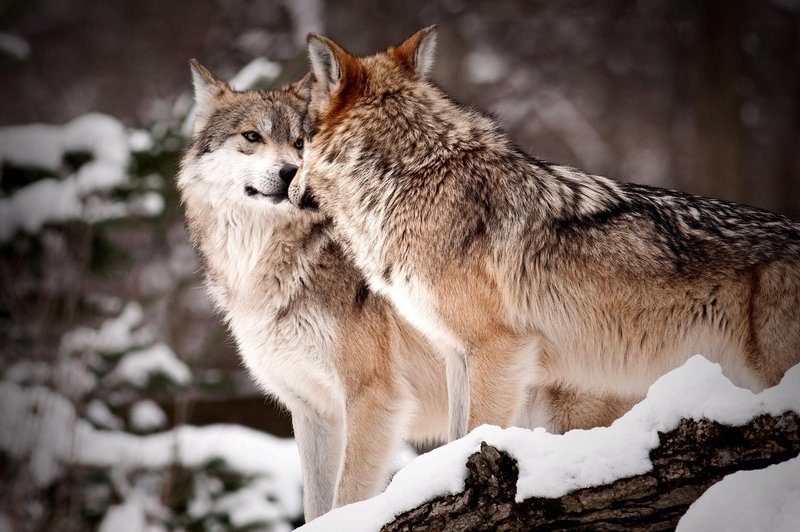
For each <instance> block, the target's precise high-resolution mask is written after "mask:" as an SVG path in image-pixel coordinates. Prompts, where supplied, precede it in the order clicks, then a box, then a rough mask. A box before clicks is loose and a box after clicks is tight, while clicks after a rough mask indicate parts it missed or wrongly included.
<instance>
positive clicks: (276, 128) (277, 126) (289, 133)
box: [257, 102, 301, 142]
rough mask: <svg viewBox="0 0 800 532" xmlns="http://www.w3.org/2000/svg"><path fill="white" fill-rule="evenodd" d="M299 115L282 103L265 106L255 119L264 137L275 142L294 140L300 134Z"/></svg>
mask: <svg viewBox="0 0 800 532" xmlns="http://www.w3.org/2000/svg"><path fill="white" fill-rule="evenodd" d="M300 119H301V117H300V114H299V113H298V112H297V111H296V110H294V109H293V108H291V107H290V106H288V105H286V104H284V103H283V102H271V104H269V105H266V106H265V108H264V109H263V111H262V112H260V113H259V116H258V118H257V120H258V126H259V127H260V128H262V132H263V134H264V135H267V136H269V137H270V138H272V140H274V141H276V142H282V141H286V140H289V139H294V138H295V137H297V136H298V135H299V134H300V126H301V122H300Z"/></svg>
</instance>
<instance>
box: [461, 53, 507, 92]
mask: <svg viewBox="0 0 800 532" xmlns="http://www.w3.org/2000/svg"><path fill="white" fill-rule="evenodd" d="M464 61H465V66H466V70H467V76H468V77H469V80H470V81H471V82H473V83H476V84H482V83H493V82H495V81H497V80H499V79H500V78H502V77H503V75H505V73H506V70H507V68H506V64H505V61H503V59H502V58H501V57H500V56H498V55H497V54H496V53H494V52H492V51H491V50H489V49H488V48H482V49H478V50H476V51H474V52H472V53H471V54H469V55H468V56H467V57H466V59H464Z"/></svg>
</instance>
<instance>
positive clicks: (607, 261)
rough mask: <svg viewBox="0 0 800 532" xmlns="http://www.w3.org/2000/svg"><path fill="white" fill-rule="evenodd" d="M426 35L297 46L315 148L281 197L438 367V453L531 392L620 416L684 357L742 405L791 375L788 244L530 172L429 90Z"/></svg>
mask: <svg viewBox="0 0 800 532" xmlns="http://www.w3.org/2000/svg"><path fill="white" fill-rule="evenodd" d="M433 34H434V32H432V30H431V29H430V28H428V29H426V30H423V31H422V32H420V33H418V34H416V35H414V36H412V37H411V38H410V39H408V40H407V41H405V42H404V43H402V44H401V45H399V46H397V47H394V48H390V49H389V50H387V51H385V52H382V53H378V54H374V55H370V56H366V57H355V56H352V55H351V54H349V53H348V52H347V51H345V50H343V49H342V48H341V47H339V46H337V45H335V44H334V43H332V41H330V40H329V39H325V38H321V37H317V36H314V35H312V36H310V37H309V54H310V57H311V62H312V67H313V68H314V72H315V77H316V81H315V83H314V85H313V87H312V97H311V102H310V105H309V123H310V126H309V133H310V134H313V139H312V140H311V142H310V143H309V144H308V146H307V149H306V152H305V153H304V162H303V166H302V169H301V171H300V172H299V174H298V175H299V178H297V179H295V180H294V181H293V183H292V186H291V188H290V192H289V196H290V199H291V200H292V201H293V202H294V203H295V204H297V205H304V204H306V203H308V201H307V199H308V198H313V199H314V201H315V202H316V203H317V204H318V205H319V208H320V209H321V211H322V212H323V213H324V214H326V215H328V216H330V217H331V218H332V219H333V221H334V223H335V226H336V228H337V230H338V231H339V232H340V235H341V238H342V241H343V243H344V244H345V245H346V247H347V249H348V250H349V252H350V253H351V254H352V256H353V257H354V259H355V262H356V264H357V265H358V267H359V268H360V269H361V270H362V271H363V272H364V274H365V275H366V277H367V279H368V280H369V282H370V286H371V287H373V288H374V289H375V290H376V291H378V292H380V293H383V294H385V295H386V296H387V297H388V298H389V299H390V300H392V302H393V303H394V304H395V306H396V308H397V309H398V311H399V312H400V313H401V314H402V315H403V316H404V317H405V318H406V319H408V320H409V322H411V323H412V324H413V325H414V326H416V327H417V328H418V329H419V330H420V331H421V332H422V333H424V334H425V336H426V337H427V338H428V339H429V340H430V341H431V343H432V345H434V346H435V347H436V348H437V350H438V351H440V352H441V353H443V354H444V356H445V360H446V363H447V368H448V371H447V375H448V387H449V399H450V401H451V405H450V412H451V419H450V434H451V437H452V436H454V435H455V436H457V435H460V434H462V433H463V430H464V429H466V428H472V427H474V426H476V425H478V424H480V423H483V422H495V423H501V424H507V423H508V422H509V420H511V419H514V417H515V413H516V412H519V410H520V408H523V409H524V408H525V406H524V405H527V404H529V403H530V401H529V400H528V399H527V398H526V396H525V393H526V390H531V389H533V390H537V389H538V390H542V389H549V390H564V389H566V390H569V391H570V392H569V393H570V394H572V393H578V394H591V395H594V396H596V397H605V396H606V394H610V395H611V396H614V397H623V398H626V399H624V400H621V401H622V403H620V404H623V403H624V404H628V403H629V400H631V399H636V398H640V397H642V395H643V394H644V393H645V391H646V390H647V387H648V386H649V385H650V384H652V382H653V381H654V380H655V379H656V378H658V377H659V376H660V375H662V374H664V373H665V372H667V371H669V370H670V369H672V368H675V367H676V366H679V365H680V364H682V363H683V362H684V361H685V360H686V359H687V358H688V357H690V356H692V355H694V354H696V353H701V354H703V355H705V356H706V357H708V358H709V359H711V360H713V361H716V362H719V363H720V364H721V365H722V367H723V371H724V372H725V373H726V374H727V375H728V376H729V377H730V378H731V379H732V380H733V381H734V382H735V383H737V384H739V385H742V386H746V387H749V388H751V389H753V390H759V389H761V388H763V387H766V386H771V385H774V384H776V383H777V382H778V380H779V379H780V377H781V376H782V375H783V374H784V373H785V371H786V370H787V369H788V368H789V367H791V366H792V365H793V364H796V363H798V361H800V316H799V315H798V312H800V226H798V225H797V224H795V223H794V222H792V221H791V220H788V219H786V218H784V217H781V216H778V215H776V214H773V213H769V212H766V211H761V210H758V209H753V208H750V207H745V206H741V205H735V204H732V203H727V202H723V201H719V200H713V199H707V198H699V197H694V196H689V195H686V194H682V193H679V192H672V191H667V190H663V189H657V188H652V187H645V186H641V185H634V184H622V183H617V182H615V181H612V180H610V179H607V178H604V177H600V176H593V175H589V174H586V173H584V172H581V171H579V170H575V169H573V168H568V167H564V166H557V165H552V164H549V163H547V162H544V161H541V160H538V159H536V158H533V157H531V156H528V155H527V154H525V153H523V152H522V151H521V150H520V149H519V148H517V147H516V146H515V145H514V144H513V143H512V142H511V141H510V140H509V139H508V137H507V136H506V135H505V134H504V133H503V132H502V130H501V129H500V128H499V127H498V126H497V124H496V123H495V122H494V121H493V120H492V119H491V118H489V117H487V116H485V115H482V114H480V113H479V112H477V111H474V110H471V109H467V108H464V107H462V106H459V105H458V104H456V103H454V102H453V101H452V100H451V99H449V98H448V97H447V96H446V95H445V94H444V93H443V92H442V91H441V90H440V89H439V88H438V87H436V86H435V85H433V84H432V83H430V82H429V81H428V80H427V79H426V76H427V71H428V67H427V66H426V67H424V68H423V67H422V66H421V65H420V64H419V54H418V53H417V50H418V49H419V47H420V46H425V47H426V48H427V49H430V47H431V45H430V42H429V39H430V38H431V37H430V36H431V35H433ZM319 65H326V66H331V65H333V66H331V67H330V68H327V69H317V68H316V67H317V66H319ZM332 102H333V103H332ZM462 367H463V369H462ZM465 380H466V381H468V383H469V386H468V387H467V386H465V385H464V381H465ZM462 388H463V389H464V390H465V391H464V393H461V391H460V390H461V389H462ZM467 388H468V393H467V391H466V390H467ZM554 397H555V398H556V399H554V400H558V399H557V398H559V397H560V398H562V399H563V400H564V401H565V403H569V405H574V404H575V401H574V400H571V399H570V400H567V399H564V398H565V397H568V396H566V395H564V394H563V393H559V394H555V395H554ZM569 397H571V396H569ZM554 400H551V401H549V403H552V402H553V401H554ZM453 401H456V402H458V403H459V404H456V405H455V406H454V405H453V404H452V403H453ZM540 402H541V401H540ZM463 404H468V405H469V408H468V409H466V408H463V406H462V405H463ZM521 405H522V406H521ZM566 408H567V409H568V410H570V411H572V410H571V409H572V406H568V407H566ZM467 410H468V413H466V412H467ZM587 410H588V411H589V412H591V411H592V410H593V408H591V407H589V408H587ZM602 410H603V409H600V410H595V414H596V417H595V415H593V414H590V415H589V418H590V420H591V419H594V420H595V421H597V422H604V421H600V420H603V419H605V420H607V419H609V418H610V417H613V416H612V414H609V413H608V412H603V411H602ZM610 410H616V409H615V408H610ZM462 416H466V422H465V421H464V420H463V419H454V418H460V417H462ZM582 417H583V416H582V415H571V414H566V413H565V414H559V415H554V416H551V418H552V419H555V420H556V424H557V425H558V424H560V423H567V424H569V423H570V422H571V420H575V421H576V422H577V423H578V424H582V422H580V421H577V420H579V419H580V418H582ZM590 424H591V423H590Z"/></svg>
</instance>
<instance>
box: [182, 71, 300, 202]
mask: <svg viewBox="0 0 800 532" xmlns="http://www.w3.org/2000/svg"><path fill="white" fill-rule="evenodd" d="M191 68H192V78H193V82H194V93H195V103H196V105H195V118H194V124H193V130H192V144H191V146H190V148H189V150H188V151H187V153H186V156H185V157H184V159H183V161H182V163H181V170H180V173H179V174H178V178H177V183H178V188H179V189H180V191H181V193H182V195H183V197H184V199H186V198H187V197H188V196H192V197H195V198H198V199H201V198H202V199H203V201H205V202H207V203H210V204H213V205H216V206H218V207H220V208H233V209H240V208H245V209H276V208H277V209H280V210H290V207H289V205H288V202H287V201H286V200H287V199H288V198H287V191H288V187H289V183H290V182H291V180H292V179H293V178H294V176H295V173H296V171H297V167H298V166H299V164H300V161H301V158H302V152H303V143H304V137H305V134H304V131H303V117H304V115H305V109H306V104H307V99H308V94H309V92H308V91H309V87H310V80H311V77H310V74H309V75H307V76H306V77H305V78H303V79H302V80H301V81H299V82H297V83H295V84H293V85H291V86H289V87H287V88H286V89H285V90H281V91H247V92H239V91H235V90H233V89H232V88H231V87H230V86H229V85H228V84H227V83H225V82H224V81H221V80H219V79H217V78H216V77H214V76H213V75H212V74H211V73H210V72H209V71H208V70H206V69H205V68H204V67H203V66H202V65H200V63H198V62H197V61H194V60H193V61H192V62H191Z"/></svg>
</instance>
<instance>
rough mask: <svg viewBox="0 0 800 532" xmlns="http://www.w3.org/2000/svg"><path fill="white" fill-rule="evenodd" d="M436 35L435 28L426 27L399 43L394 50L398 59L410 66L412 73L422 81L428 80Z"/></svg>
mask: <svg viewBox="0 0 800 532" xmlns="http://www.w3.org/2000/svg"><path fill="white" fill-rule="evenodd" d="M436 34H437V28H436V26H435V25H434V26H428V27H427V28H423V29H421V30H419V31H418V32H417V33H415V34H414V35H412V36H411V37H409V38H408V39H406V40H405V41H403V42H402V43H400V45H398V46H397V48H396V50H397V52H398V54H399V56H400V59H401V60H402V61H403V62H404V63H406V64H407V65H409V66H411V68H412V69H413V70H414V72H416V73H417V75H418V76H419V77H421V78H423V79H427V78H428V74H429V73H430V71H431V68H432V67H433V61H434V59H435V56H436Z"/></svg>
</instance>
